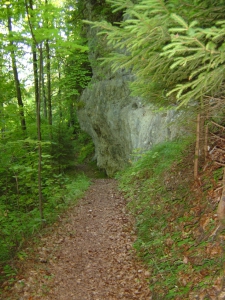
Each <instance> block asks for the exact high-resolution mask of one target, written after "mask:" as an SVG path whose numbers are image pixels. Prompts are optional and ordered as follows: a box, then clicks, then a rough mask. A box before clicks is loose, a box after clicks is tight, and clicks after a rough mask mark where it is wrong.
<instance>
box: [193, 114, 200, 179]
mask: <svg viewBox="0 0 225 300" xmlns="http://www.w3.org/2000/svg"><path fill="white" fill-rule="evenodd" d="M200 120H201V115H200V114H198V115H197V125H196V126H197V127H196V144H195V158H194V178H195V179H198V165H199V149H200Z"/></svg>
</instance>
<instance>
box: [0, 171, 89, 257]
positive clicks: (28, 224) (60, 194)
mask: <svg viewBox="0 0 225 300" xmlns="http://www.w3.org/2000/svg"><path fill="white" fill-rule="evenodd" d="M89 185H90V182H89V180H88V179H87V178H86V177H85V176H84V175H80V176H78V177H76V178H74V179H71V178H69V177H66V176H65V175H62V174H59V175H56V174H55V175H53V177H52V179H47V180H45V184H44V187H43V196H44V198H45V201H44V216H45V224H47V223H50V222H53V221H55V220H56V218H57V217H58V215H59V214H60V213H61V212H62V211H63V210H65V209H66V208H68V206H69V205H71V204H73V205H74V204H75V203H76V200H77V199H78V198H80V197H81V196H82V195H83V192H84V191H85V190H86V189H87V188H88V186H89ZM22 192H23V190H22V189H21V193H22ZM28 197H31V194H29V195H28ZM28 197H27V199H24V198H23V197H22V195H21V196H20V195H17V199H15V201H18V202H19V203H20V206H17V205H15V204H14V203H13V201H14V199H13V197H11V198H10V199H8V200H7V199H6V197H4V195H2V196H1V198H0V237H1V247H0V262H6V261H7V260H9V259H10V258H12V257H13V256H14V254H15V252H16V251H17V249H18V248H20V247H21V245H22V244H23V242H24V241H25V240H26V239H27V238H30V237H31V236H32V235H34V234H36V233H37V232H38V231H39V230H40V229H41V228H42V226H43V224H42V220H41V219H40V215H39V210H38V207H37V191H36V196H35V195H34V196H33V198H34V199H30V200H31V203H29V198H28ZM25 200H26V201H25Z"/></svg>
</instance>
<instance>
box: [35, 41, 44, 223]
mask: <svg viewBox="0 0 225 300" xmlns="http://www.w3.org/2000/svg"><path fill="white" fill-rule="evenodd" d="M39 54H40V57H39V62H40V68H39V83H40V84H39V93H38V99H37V111H36V114H37V133H38V193H39V211H40V215H41V219H42V220H43V219H44V215H43V197H42V185H41V175H42V148H41V79H42V76H43V69H42V60H43V52H42V47H41V46H40V48H39Z"/></svg>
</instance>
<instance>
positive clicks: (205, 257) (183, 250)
mask: <svg viewBox="0 0 225 300" xmlns="http://www.w3.org/2000/svg"><path fill="white" fill-rule="evenodd" d="M193 150H194V149H193V145H192V143H191V142H190V139H189V141H188V140H186V141H185V140H180V141H174V142H165V143H164V144H160V145H158V146H155V147H154V148H153V149H152V150H150V151H149V152H147V153H145V154H143V155H142V157H141V158H139V160H138V161H134V162H131V165H130V167H129V168H128V169H127V170H126V171H124V172H123V173H122V174H120V175H119V181H120V188H121V190H122V191H123V192H124V195H125V196H126V197H127V201H128V208H129V210H130V211H132V213H133V214H134V216H135V218H136V232H137V239H136V242H135V244H134V247H135V249H136V250H137V253H138V255H139V256H140V258H141V259H142V260H143V261H144V263H145V264H146V265H147V266H148V268H149V272H150V276H149V287H150V289H151V291H152V297H153V299H224V296H225V291H224V263H225V255H224V233H225V232H224V230H223V229H224V227H222V228H220V230H217V228H218V225H219V224H220V223H219V220H218V216H217V213H216V212H217V205H218V201H219V199H220V195H221V189H222V187H223V183H222V178H223V169H222V167H221V166H218V165H217V164H216V163H215V162H213V161H212V160H211V159H208V160H207V161H206V162H205V164H204V165H203V166H202V169H201V171H200V174H199V179H198V180H197V181H196V180H194V178H193V159H192V158H193V154H194V151H193Z"/></svg>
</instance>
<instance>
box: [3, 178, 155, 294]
mask: <svg viewBox="0 0 225 300" xmlns="http://www.w3.org/2000/svg"><path fill="white" fill-rule="evenodd" d="M92 181H93V183H92V185H91V186H90V188H89V190H88V191H87V192H86V194H85V196H84V197H83V198H82V199H80V201H79V203H78V204H77V205H76V206H74V207H71V208H70V209H69V211H67V212H66V213H65V214H64V215H63V216H61V217H60V218H59V220H58V221H57V222H56V223H55V224H54V225H52V226H51V227H50V228H48V229H47V231H46V232H45V233H44V234H42V236H41V238H40V240H39V242H38V243H35V244H34V245H32V244H30V245H29V244H28V246H27V248H25V249H24V250H23V251H24V253H25V255H24V258H23V259H22V260H20V261H17V262H15V267H16V269H17V270H18V273H17V276H16V279H14V281H13V284H12V286H11V287H10V288H9V287H8V284H9V283H8V282H6V283H5V288H4V284H3V289H4V290H5V291H3V294H2V295H0V297H1V299H2V300H3V299H4V300H34V299H46V300H50V299H51V300H106V299H108V300H119V299H124V300H125V299H137V300H141V299H143V300H147V299H151V296H150V291H149V288H148V277H149V275H150V274H149V272H148V271H147V270H146V269H145V267H144V266H143V264H142V263H141V262H140V261H138V258H137V256H136V254H135V252H134V250H133V248H132V244H133V242H134V240H135V232H134V221H133V219H132V216H131V215H129V214H128V212H127V211H126V209H125V207H126V201H125V199H124V198H123V196H122V195H121V193H120V192H119V191H118V189H117V182H116V180H113V179H93V180H92Z"/></svg>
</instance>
